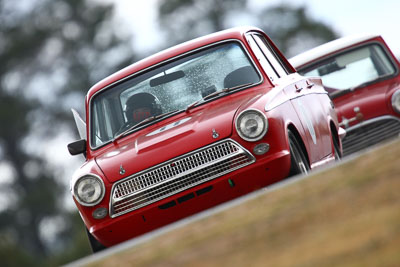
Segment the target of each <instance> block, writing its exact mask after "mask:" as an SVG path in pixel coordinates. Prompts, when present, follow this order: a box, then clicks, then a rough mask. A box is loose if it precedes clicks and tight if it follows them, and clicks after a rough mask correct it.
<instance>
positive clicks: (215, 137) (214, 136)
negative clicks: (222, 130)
mask: <svg viewBox="0 0 400 267" xmlns="http://www.w3.org/2000/svg"><path fill="white" fill-rule="evenodd" d="M212 137H213V138H214V139H217V138H218V137H219V133H217V131H216V130H215V129H212Z"/></svg>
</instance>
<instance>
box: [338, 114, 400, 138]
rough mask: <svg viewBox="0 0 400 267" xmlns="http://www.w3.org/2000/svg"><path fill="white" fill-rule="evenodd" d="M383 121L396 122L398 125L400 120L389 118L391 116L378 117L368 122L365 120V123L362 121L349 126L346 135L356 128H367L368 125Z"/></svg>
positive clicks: (393, 117)
mask: <svg viewBox="0 0 400 267" xmlns="http://www.w3.org/2000/svg"><path fill="white" fill-rule="evenodd" d="M383 120H396V121H397V122H399V123H400V119H399V118H397V117H395V116H391V115H384V116H380V117H376V118H373V119H370V120H366V121H362V122H360V123H358V124H356V125H354V126H351V127H349V128H347V129H346V132H347V134H350V132H351V131H354V130H357V129H358V128H361V127H365V126H368V125H369V124H372V123H375V122H378V121H383Z"/></svg>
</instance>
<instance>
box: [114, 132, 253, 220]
mask: <svg viewBox="0 0 400 267" xmlns="http://www.w3.org/2000/svg"><path fill="white" fill-rule="evenodd" d="M224 145H225V146H226V151H221V150H218V151H215V153H214V154H212V156H210V157H209V154H206V156H204V155H201V153H202V152H204V153H205V152H206V151H207V150H210V149H213V148H215V149H220V146H224ZM228 146H229V147H228ZM232 148H234V150H235V151H231V149H232ZM228 149H229V151H228ZM190 157H192V159H190ZM189 160H191V161H189ZM232 160H233V161H232ZM255 161H256V159H255V157H254V156H253V155H252V154H251V153H250V152H249V151H248V150H246V149H245V148H243V147H242V146H241V145H239V144H238V143H237V142H236V141H234V140H232V139H224V140H221V141H218V142H215V143H212V144H210V145H207V146H205V147H202V148H199V149H196V150H194V151H191V152H188V153H186V154H184V155H181V156H179V157H176V158H173V159H170V160H168V161H166V162H163V163H161V164H158V165H156V166H154V167H151V168H148V169H146V170H143V171H141V172H138V173H135V174H133V175H131V176H129V177H126V178H124V179H122V180H120V181H118V182H116V183H114V184H113V186H112V189H111V194H110V202H109V214H110V217H111V218H115V217H117V216H120V215H123V214H125V213H128V212H130V211H132V210H136V209H139V208H141V207H144V206H146V205H149V204H151V203H154V202H156V201H158V200H161V199H164V198H167V197H169V196H171V195H174V194H176V193H179V192H182V191H184V190H186V189H188V188H192V187H194V186H196V185H199V184H202V183H204V182H207V181H210V180H213V179H215V178H218V177H220V176H223V175H225V174H227V173H230V172H233V171H235V170H237V169H240V168H242V167H244V166H247V165H250V164H252V163H254V162H255ZM188 164H195V166H193V165H188ZM174 167H176V168H175V169H172V168H174ZM152 172H153V173H152ZM147 174H148V176H146V175H147ZM160 174H161V175H160ZM162 175H164V176H162ZM140 176H144V179H142V180H136V181H135V180H134V179H135V178H141V177H140ZM165 176H166V177H165ZM124 184H125V185H124ZM127 185H129V186H127ZM117 187H119V188H120V189H122V191H119V193H122V194H123V195H122V196H121V195H118V192H117ZM134 187H137V188H136V190H135V188H134ZM152 190H153V192H151V191H152ZM124 200H126V201H125V202H122V203H118V202H119V201H124ZM116 208H117V209H118V210H120V211H118V212H116V211H115V209H116ZM124 208H127V209H126V210H123V209H124ZM121 209H122V210H121Z"/></svg>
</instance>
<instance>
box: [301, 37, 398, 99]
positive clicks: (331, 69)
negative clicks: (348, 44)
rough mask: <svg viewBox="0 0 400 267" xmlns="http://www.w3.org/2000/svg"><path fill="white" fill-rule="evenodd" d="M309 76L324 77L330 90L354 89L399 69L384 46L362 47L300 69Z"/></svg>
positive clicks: (323, 79)
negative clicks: (395, 66) (396, 68)
mask: <svg viewBox="0 0 400 267" xmlns="http://www.w3.org/2000/svg"><path fill="white" fill-rule="evenodd" d="M299 72H300V73H301V74H303V75H305V76H320V77H321V78H322V81H323V84H324V86H325V87H326V88H327V90H328V91H329V92H331V93H332V92H334V91H335V90H346V89H354V88H356V87H358V86H362V85H365V84H367V83H369V82H373V81H375V80H377V79H379V78H381V77H387V76H389V75H392V74H394V73H395V72H396V70H395V68H394V66H393V64H392V63H391V61H390V60H389V58H388V56H387V55H386V53H385V52H384V50H383V49H382V47H381V46H379V45H377V44H374V45H368V46H363V47H359V48H356V49H353V50H351V51H349V52H346V53H343V54H340V55H337V56H333V57H331V58H329V59H327V60H324V61H322V62H320V63H316V64H314V65H313V66H312V67H308V66H307V67H305V68H304V69H301V70H300V71H299Z"/></svg>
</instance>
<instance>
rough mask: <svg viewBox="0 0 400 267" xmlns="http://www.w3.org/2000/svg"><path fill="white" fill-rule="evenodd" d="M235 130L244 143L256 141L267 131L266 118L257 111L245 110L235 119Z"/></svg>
mask: <svg viewBox="0 0 400 267" xmlns="http://www.w3.org/2000/svg"><path fill="white" fill-rule="evenodd" d="M235 126H236V130H237V132H238V134H239V136H240V137H241V138H243V139H244V140H246V141H251V142H254V141H258V140H260V139H261V138H263V137H264V135H265V134H266V133H267V131H268V120H267V117H266V116H265V115H264V114H263V113H262V112H261V111H259V110H256V109H247V110H244V111H242V112H241V113H240V114H239V116H238V117H237V119H236V123H235Z"/></svg>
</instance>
